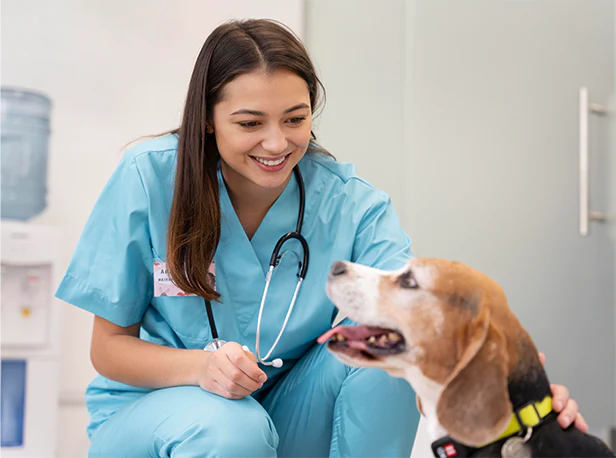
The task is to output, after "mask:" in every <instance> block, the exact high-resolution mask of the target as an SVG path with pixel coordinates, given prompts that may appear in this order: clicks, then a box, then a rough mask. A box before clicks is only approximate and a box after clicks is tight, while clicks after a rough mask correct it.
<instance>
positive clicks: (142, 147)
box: [122, 134, 178, 163]
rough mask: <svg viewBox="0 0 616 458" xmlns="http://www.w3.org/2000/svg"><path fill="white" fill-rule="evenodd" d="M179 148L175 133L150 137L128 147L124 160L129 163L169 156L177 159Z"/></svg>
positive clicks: (163, 158) (156, 159)
mask: <svg viewBox="0 0 616 458" xmlns="http://www.w3.org/2000/svg"><path fill="white" fill-rule="evenodd" d="M177 148H178V137H177V135H175V134H167V135H162V136H158V137H148V138H146V139H144V140H141V141H138V143H135V144H133V145H132V146H131V147H130V148H128V149H127V150H126V151H125V152H124V154H123V156H122V161H123V162H128V163H135V162H137V161H159V160H165V159H168V158H169V157H171V158H172V159H174V160H175V157H176V155H177ZM161 153H162V154H161Z"/></svg>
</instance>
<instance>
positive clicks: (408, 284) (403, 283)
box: [398, 270, 419, 289]
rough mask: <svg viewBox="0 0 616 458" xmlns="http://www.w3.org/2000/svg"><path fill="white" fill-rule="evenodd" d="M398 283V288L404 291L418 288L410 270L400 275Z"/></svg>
mask: <svg viewBox="0 0 616 458" xmlns="http://www.w3.org/2000/svg"><path fill="white" fill-rule="evenodd" d="M398 282H399V283H400V287H401V288H405V289H415V288H418V287H419V285H418V284H417V280H415V277H414V276H413V273H412V272H411V271H410V270H409V271H408V272H405V273H403V274H402V275H400V277H399V278H398Z"/></svg>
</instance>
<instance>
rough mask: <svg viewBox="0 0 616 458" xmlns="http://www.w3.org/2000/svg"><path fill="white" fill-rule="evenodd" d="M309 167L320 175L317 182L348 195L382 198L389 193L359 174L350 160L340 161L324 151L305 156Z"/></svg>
mask: <svg viewBox="0 0 616 458" xmlns="http://www.w3.org/2000/svg"><path fill="white" fill-rule="evenodd" d="M305 162H306V166H307V168H310V169H311V170H310V171H311V172H312V174H313V175H314V176H315V177H318V179H317V180H315V181H317V182H321V183H323V184H326V185H328V186H327V187H328V188H330V190H332V191H333V190H337V191H338V192H342V193H344V194H346V195H347V197H348V195H349V194H352V195H357V196H358V197H360V198H362V199H363V198H365V197H367V196H368V195H370V196H373V197H374V198H382V197H383V196H387V194H386V193H385V192H383V191H381V190H378V189H376V188H375V187H374V186H373V185H372V184H370V183H369V182H368V181H367V180H365V179H364V178H362V177H360V176H359V175H358V174H357V170H356V168H355V165H354V164H352V163H349V162H338V161H337V160H336V159H334V158H333V157H332V156H329V155H326V154H322V153H314V152H311V153H308V154H306V156H305Z"/></svg>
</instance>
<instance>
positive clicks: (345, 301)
mask: <svg viewBox="0 0 616 458" xmlns="http://www.w3.org/2000/svg"><path fill="white" fill-rule="evenodd" d="M327 294H328V296H329V298H330V299H331V300H332V302H333V303H334V304H335V305H336V306H337V307H338V308H339V310H340V311H341V312H342V313H344V314H346V315H347V316H348V317H349V318H350V319H351V320H353V321H355V322H357V323H360V324H361V325H360V326H338V327H335V328H333V329H331V330H329V331H328V332H326V333H325V334H323V335H322V336H321V337H320V338H319V339H318V341H319V343H325V342H326V341H328V342H329V343H328V348H329V350H330V351H331V352H333V353H334V354H335V355H336V357H337V358H338V359H340V360H341V361H342V362H344V363H346V364H349V365H352V366H358V367H375V368H380V369H384V370H385V371H387V372H388V373H389V374H390V375H392V376H394V377H402V378H405V379H406V380H407V381H408V382H409V383H410V384H411V385H412V387H413V389H414V390H415V392H416V393H417V405H418V408H419V411H420V412H421V413H422V415H423V416H424V417H425V419H426V421H427V426H428V431H429V434H430V436H431V440H432V441H433V443H432V450H433V453H434V455H435V456H436V457H438V458H447V457H452V456H491V457H494V456H503V458H512V457H517V456H520V457H531V456H532V457H548V456H550V457H565V456H579V457H599V456H601V457H614V456H615V455H614V454H613V453H612V452H611V451H610V450H609V448H608V447H607V446H606V445H605V444H604V443H603V442H602V441H600V440H599V439H597V438H595V437H593V436H590V435H587V434H584V433H582V432H581V431H579V430H578V429H576V428H575V427H574V426H571V427H569V428H568V429H566V430H562V429H561V427H560V426H559V425H558V423H557V422H556V414H555V413H554V412H553V411H552V398H551V390H550V383H549V381H548V378H547V375H546V373H545V371H544V369H543V366H542V364H541V361H540V360H539V356H538V352H537V349H536V348H535V345H534V343H533V341H532V339H531V338H530V336H529V334H528V333H527V332H526V331H525V330H524V328H523V327H522V325H521V324H520V322H519V321H518V320H517V318H516V317H515V316H514V314H513V313H512V312H511V310H510V309H509V306H508V305H507V299H506V297H505V293H504V292H503V289H502V288H501V287H500V286H499V285H498V284H497V283H496V282H495V281H494V280H492V279H490V278H489V277H487V276H486V275H483V274H482V273H480V272H478V271H476V270H474V269H471V268H470V267H468V266H466V265H464V264H461V263H458V262H452V261H447V260H442V259H427V258H416V259H411V260H410V261H409V262H408V263H407V265H406V266H405V267H404V268H402V269H400V270H397V271H381V270H376V269H373V268H370V267H366V266H362V265H359V264H354V263H350V262H336V263H334V264H333V265H332V267H331V270H330V274H329V279H328V282H327ZM409 408H410V407H409Z"/></svg>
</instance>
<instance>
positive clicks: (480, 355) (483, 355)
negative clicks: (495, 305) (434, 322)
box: [436, 304, 512, 447]
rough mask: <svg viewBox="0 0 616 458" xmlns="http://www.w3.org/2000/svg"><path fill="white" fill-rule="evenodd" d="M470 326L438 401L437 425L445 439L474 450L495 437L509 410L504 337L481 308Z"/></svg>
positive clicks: (506, 423)
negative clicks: (462, 349) (444, 431)
mask: <svg viewBox="0 0 616 458" xmlns="http://www.w3.org/2000/svg"><path fill="white" fill-rule="evenodd" d="M481 305H482V307H481V308H480V314H479V316H478V317H477V318H476V319H475V320H474V322H472V323H471V325H470V326H471V327H470V329H469V332H468V334H467V335H468V336H469V337H468V340H467V345H466V348H465V350H464V351H463V353H462V357H461V358H460V361H459V362H458V364H457V365H456V367H455V369H454V370H453V372H452V374H451V375H450V377H449V378H448V381H447V383H446V384H445V388H444V389H443V392H442V393H441V396H440V398H439V401H438V405H437V410H436V414H437V417H438V421H439V423H440V424H441V426H443V428H445V430H446V431H447V432H448V433H449V435H450V436H451V437H452V438H453V439H455V440H457V441H459V442H461V443H463V444H466V445H470V446H473V447H477V446H480V445H484V444H486V443H488V442H490V440H493V439H494V438H495V437H496V436H498V435H499V434H500V433H502V431H504V429H505V428H506V427H507V425H508V424H509V420H510V417H511V412H512V410H511V409H512V406H511V402H510V401H509V391H508V388H507V360H508V356H507V353H506V351H505V338H504V336H503V335H502V334H501V333H500V332H499V331H498V329H496V328H495V327H494V326H493V325H492V324H491V323H490V310H489V308H488V307H487V306H485V304H481Z"/></svg>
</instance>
